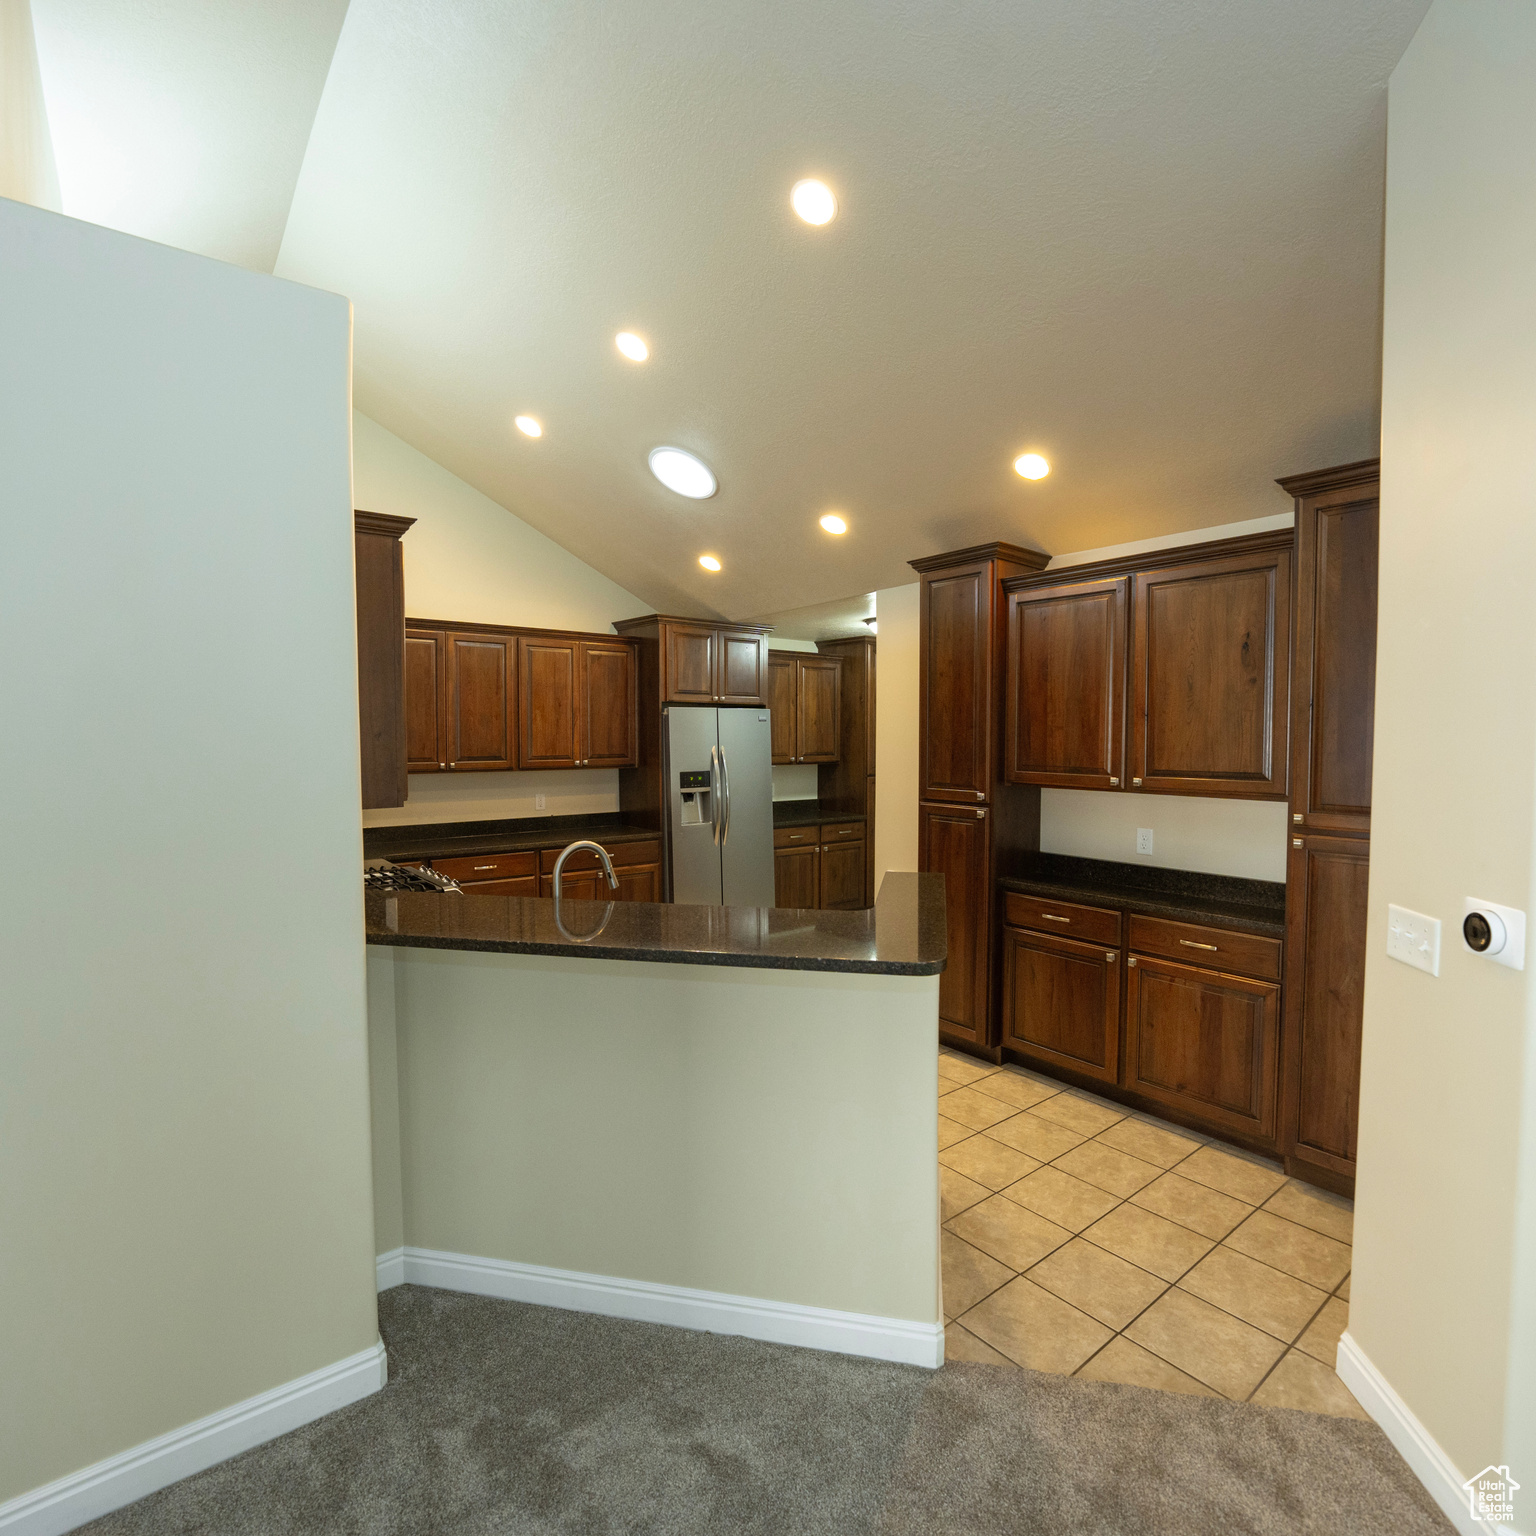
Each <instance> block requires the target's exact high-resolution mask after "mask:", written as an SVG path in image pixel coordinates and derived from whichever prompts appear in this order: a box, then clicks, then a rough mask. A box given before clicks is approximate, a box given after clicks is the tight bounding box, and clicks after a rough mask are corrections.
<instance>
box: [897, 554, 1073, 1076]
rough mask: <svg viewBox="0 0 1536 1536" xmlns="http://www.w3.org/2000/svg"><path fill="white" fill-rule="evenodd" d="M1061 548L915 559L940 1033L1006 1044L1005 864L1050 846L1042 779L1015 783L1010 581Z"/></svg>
mask: <svg viewBox="0 0 1536 1536" xmlns="http://www.w3.org/2000/svg"><path fill="white" fill-rule="evenodd" d="M1048 559H1049V556H1047V555H1044V554H1041V553H1040V552H1039V551H1038V550H1033V549H1021V548H1019V547H1018V546H1016V545H1013V544H980V545H976V546H975V547H973V548H971V549H961V550H954V551H951V552H950V553H948V554H943V555H931V556H929V557H927V558H926V559H922V560H914V561H912V562H911V564H912V568H913V569H914V570H915V571H917V573H918V575H919V576H920V577H921V579H922V616H921V620H920V624H921V630H920V636H921V638H920V660H919V693H918V741H919V745H918V754H919V757H918V771H919V784H918V798H919V805H918V867H919V868H920V869H922V870H924V871H928V872H933V873H937V874H942V875H943V876H944V877H945V889H946V893H947V901H948V920H949V921H948V928H949V964H948V965H947V966H946V968H945V970H944V973H943V975H942V976H941V977H940V978H939V1033H940V1035H941V1037H942V1038H944V1039H947V1040H950V1041H953V1042H955V1043H957V1044H964V1045H968V1046H970V1047H971V1048H972V1049H978V1048H979V1049H982V1050H985V1051H988V1052H989V1053H992V1054H994V1055H998V1042H997V1040H996V1039H995V1038H993V1034H994V1030H993V1017H994V1010H993V1008H992V993H993V990H994V988H995V987H996V986H997V985H998V984H999V983H998V966H999V957H1000V955H999V948H998V936H997V935H998V925H997V924H996V923H994V922H993V921H992V903H993V895H992V893H993V891H994V889H995V888H996V881H997V878H998V876H1000V875H1005V874H1008V873H1009V872H1010V870H1011V868H1012V865H1013V863H1014V856H1015V855H1017V854H1020V853H1023V852H1028V851H1032V850H1034V849H1037V848H1038V847H1039V846H1040V790H1039V788H1038V787H1037V786H1035V785H1023V784H1009V783H1007V782H1006V780H1005V778H1004V776H1003V771H1002V761H1001V758H1002V743H1001V733H1000V729H999V727H1000V724H1001V721H1002V719H1003V679H1004V673H1005V671H1006V654H1005V651H1006V641H1007V603H1006V600H1005V597H1004V593H1003V587H1002V584H1003V582H1004V581H1005V580H1007V579H1008V578H1010V577H1014V576H1025V575H1028V574H1029V573H1030V572H1032V571H1038V570H1041V569H1043V568H1044V566H1045V564H1046V562H1047V560H1048Z"/></svg>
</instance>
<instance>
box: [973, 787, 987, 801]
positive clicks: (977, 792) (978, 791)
mask: <svg viewBox="0 0 1536 1536" xmlns="http://www.w3.org/2000/svg"><path fill="white" fill-rule="evenodd" d="M976 798H977V799H978V800H985V799H986V798H987V797H986V796H985V795H984V794H982V792H981V791H980V790H979V789H978V790H977V791H976Z"/></svg>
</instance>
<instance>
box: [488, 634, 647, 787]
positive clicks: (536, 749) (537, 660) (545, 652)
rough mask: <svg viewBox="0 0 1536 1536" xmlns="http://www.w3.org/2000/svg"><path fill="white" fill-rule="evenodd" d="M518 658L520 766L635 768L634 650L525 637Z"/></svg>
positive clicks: (619, 643) (618, 644) (616, 643)
mask: <svg viewBox="0 0 1536 1536" xmlns="http://www.w3.org/2000/svg"><path fill="white" fill-rule="evenodd" d="M517 654H518V664H517V677H518V712H517V719H518V726H517V765H518V767H519V768H631V767H633V766H634V763H635V753H636V745H637V741H636V718H635V648H634V646H633V645H631V644H630V643H629V642H628V641H627V640H588V639H582V638H578V637H576V636H572V635H549V636H543V635H522V636H520V637H519V638H518V642H517Z"/></svg>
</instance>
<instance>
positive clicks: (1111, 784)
mask: <svg viewBox="0 0 1536 1536" xmlns="http://www.w3.org/2000/svg"><path fill="white" fill-rule="evenodd" d="M1109 787H1110V788H1111V789H1118V788H1119V787H1120V780H1119V779H1117V778H1115V777H1114V776H1113V775H1111V776H1110V780H1109Z"/></svg>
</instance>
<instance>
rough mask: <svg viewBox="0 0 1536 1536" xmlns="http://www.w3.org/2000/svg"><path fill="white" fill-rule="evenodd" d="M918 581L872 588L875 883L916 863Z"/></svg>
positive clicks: (876, 888)
mask: <svg viewBox="0 0 1536 1536" xmlns="http://www.w3.org/2000/svg"><path fill="white" fill-rule="evenodd" d="M921 592H922V589H921V586H920V585H919V583H917V582H915V581H914V582H909V583H908V584H907V585H906V586H902V587H887V588H886V589H885V590H884V591H881V592H877V593H875V614H876V616H877V618H878V619H879V621H880V630H879V641H880V644H879V652H878V654H879V661H878V663H877V665H876V667H875V765H876V773H875V872H874V879H875V889H874V892H872V893H871V896H872V897H873V896H874V895H877V894H878V893H879V890H880V882H881V880H882V879H884V878H885V873H886V871H887V870H891V869H895V870H909V869H916V868H917V789H918V786H917V781H918V761H917V736H918V712H917V699H918V693H917V686H918V645H919V640H920V638H921V635H920V627H919V621H920V616H921V613H920V610H921V604H920V601H919V599H920V597H921Z"/></svg>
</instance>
